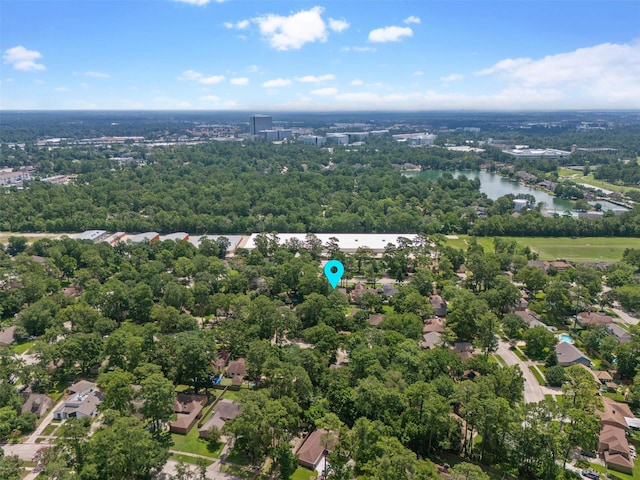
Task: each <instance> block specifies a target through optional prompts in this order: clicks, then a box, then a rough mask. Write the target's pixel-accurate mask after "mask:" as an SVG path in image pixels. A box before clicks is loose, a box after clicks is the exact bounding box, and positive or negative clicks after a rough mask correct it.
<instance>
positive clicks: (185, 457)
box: [171, 453, 214, 467]
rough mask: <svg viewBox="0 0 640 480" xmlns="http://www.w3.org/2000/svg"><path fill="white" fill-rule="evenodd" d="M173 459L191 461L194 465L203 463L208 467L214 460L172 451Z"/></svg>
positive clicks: (184, 461)
mask: <svg viewBox="0 0 640 480" xmlns="http://www.w3.org/2000/svg"><path fill="white" fill-rule="evenodd" d="M171 459H172V460H175V461H176V462H182V463H190V464H192V465H202V464H203V463H204V464H205V465H206V466H207V467H208V466H209V465H211V464H212V463H213V462H214V460H205V459H204V458H199V457H192V456H191V455H180V454H179V453H172V454H171Z"/></svg>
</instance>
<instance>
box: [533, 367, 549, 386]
mask: <svg viewBox="0 0 640 480" xmlns="http://www.w3.org/2000/svg"><path fill="white" fill-rule="evenodd" d="M529 370H531V373H533V375H534V376H535V377H536V380H538V383H539V384H540V385H542V386H545V385H546V384H547V382H545V380H544V377H543V376H542V374H541V373H540V370H538V369H537V368H536V367H535V366H534V365H529Z"/></svg>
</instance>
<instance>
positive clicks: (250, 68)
mask: <svg viewBox="0 0 640 480" xmlns="http://www.w3.org/2000/svg"><path fill="white" fill-rule="evenodd" d="M259 71H260V67H259V66H258V65H249V66H248V67H247V72H249V73H258V72H259Z"/></svg>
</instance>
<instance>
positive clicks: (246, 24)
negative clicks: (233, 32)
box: [222, 20, 251, 30]
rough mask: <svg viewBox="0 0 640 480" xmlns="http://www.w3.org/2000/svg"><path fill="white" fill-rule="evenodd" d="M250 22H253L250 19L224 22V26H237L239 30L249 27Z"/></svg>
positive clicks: (230, 27)
mask: <svg viewBox="0 0 640 480" xmlns="http://www.w3.org/2000/svg"><path fill="white" fill-rule="evenodd" d="M250 24H251V22H250V21H249V20H240V21H239V22H236V23H231V22H224V23H223V24H222V25H224V27H225V28H228V29H232V28H237V29H238V30H245V29H246V28H248V27H249V25H250Z"/></svg>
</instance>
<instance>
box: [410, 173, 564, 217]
mask: <svg viewBox="0 0 640 480" xmlns="http://www.w3.org/2000/svg"><path fill="white" fill-rule="evenodd" d="M444 173H450V174H452V175H453V176H454V177H457V176H459V175H465V176H466V177H467V178H478V179H480V191H481V192H482V193H484V194H486V195H487V197H489V198H490V199H492V200H496V199H498V198H500V197H502V196H504V195H507V194H509V193H512V194H513V195H518V194H521V193H522V194H529V195H533V196H534V197H535V199H536V203H539V202H544V203H545V208H546V209H547V210H549V211H552V212H553V211H555V212H558V213H563V212H565V211H567V210H572V209H573V202H571V201H569V200H562V199H560V198H558V197H555V196H553V195H550V194H549V193H547V192H545V191H542V190H537V189H535V188H531V187H529V186H527V185H522V184H520V183H517V182H514V181H511V180H509V179H508V178H505V177H503V176H501V175H498V174H496V173H492V172H487V171H484V170H465V171H445V170H423V171H421V172H404V173H403V175H405V176H407V177H415V176H418V177H420V178H425V179H427V180H434V181H435V180H437V179H438V177H441V176H442V175H443V174H444Z"/></svg>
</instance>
